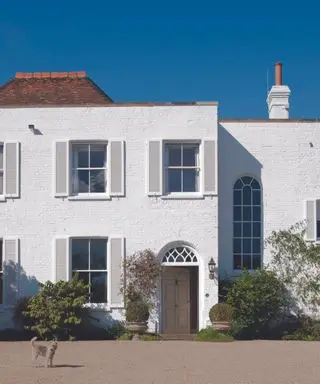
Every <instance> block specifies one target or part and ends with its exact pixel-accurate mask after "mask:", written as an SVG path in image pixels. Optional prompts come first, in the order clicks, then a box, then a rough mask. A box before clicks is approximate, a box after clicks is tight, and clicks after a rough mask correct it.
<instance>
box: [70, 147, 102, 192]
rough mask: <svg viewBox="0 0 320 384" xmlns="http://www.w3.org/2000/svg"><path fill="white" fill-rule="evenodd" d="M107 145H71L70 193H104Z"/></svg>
mask: <svg viewBox="0 0 320 384" xmlns="http://www.w3.org/2000/svg"><path fill="white" fill-rule="evenodd" d="M106 188H107V145H106V144H94V143H92V144H90V143H88V144H85V143H82V144H73V145H72V193H73V194H81V193H85V194H92V193H106Z"/></svg>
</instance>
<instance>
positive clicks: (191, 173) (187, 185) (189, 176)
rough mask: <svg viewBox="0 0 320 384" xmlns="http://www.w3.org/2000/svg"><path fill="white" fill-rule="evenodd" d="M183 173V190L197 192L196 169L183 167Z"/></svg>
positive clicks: (197, 172)
mask: <svg viewBox="0 0 320 384" xmlns="http://www.w3.org/2000/svg"><path fill="white" fill-rule="evenodd" d="M182 173H183V175H182V177H183V192H198V190H199V188H198V178H199V176H198V174H199V171H198V170H197V169H184V170H183V171H182Z"/></svg>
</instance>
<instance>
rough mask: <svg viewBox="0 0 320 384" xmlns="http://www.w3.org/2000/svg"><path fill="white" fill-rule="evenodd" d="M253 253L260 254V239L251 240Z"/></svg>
mask: <svg viewBox="0 0 320 384" xmlns="http://www.w3.org/2000/svg"><path fill="white" fill-rule="evenodd" d="M252 252H253V253H260V252H261V241H260V239H253V250H252Z"/></svg>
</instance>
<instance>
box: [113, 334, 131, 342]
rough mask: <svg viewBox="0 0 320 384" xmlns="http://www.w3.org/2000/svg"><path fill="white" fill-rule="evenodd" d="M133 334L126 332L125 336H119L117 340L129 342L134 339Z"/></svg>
mask: <svg viewBox="0 0 320 384" xmlns="http://www.w3.org/2000/svg"><path fill="white" fill-rule="evenodd" d="M132 336H133V335H132V334H131V333H130V332H125V333H124V334H123V335H121V336H119V337H118V339H117V340H120V341H127V340H131V339H132Z"/></svg>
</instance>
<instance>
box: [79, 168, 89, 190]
mask: <svg viewBox="0 0 320 384" xmlns="http://www.w3.org/2000/svg"><path fill="white" fill-rule="evenodd" d="M77 172H78V192H79V193H89V171H84V170H81V171H77Z"/></svg>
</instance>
